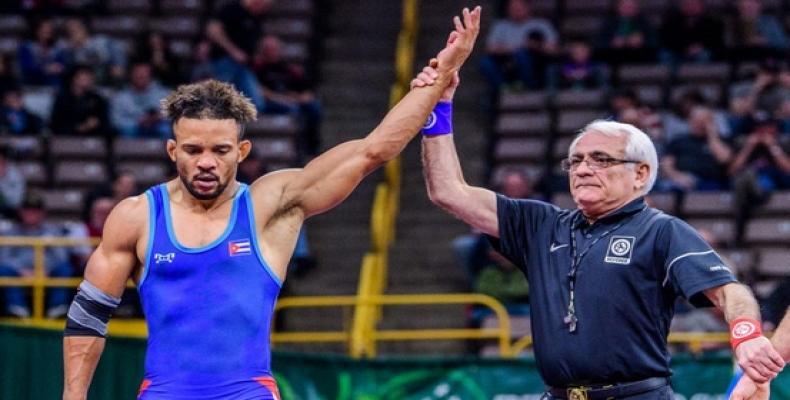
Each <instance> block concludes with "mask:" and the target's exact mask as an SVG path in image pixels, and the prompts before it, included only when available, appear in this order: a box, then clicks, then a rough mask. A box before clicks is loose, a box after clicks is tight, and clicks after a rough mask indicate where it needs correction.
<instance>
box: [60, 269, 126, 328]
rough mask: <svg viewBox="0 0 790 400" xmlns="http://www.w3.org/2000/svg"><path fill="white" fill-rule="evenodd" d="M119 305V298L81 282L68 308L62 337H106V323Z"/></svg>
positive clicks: (86, 282)
mask: <svg viewBox="0 0 790 400" xmlns="http://www.w3.org/2000/svg"><path fill="white" fill-rule="evenodd" d="M120 303H121V299H120V298H118V297H113V296H110V295H109V294H107V293H104V292H103V291H102V290H101V289H99V288H97V287H96V286H93V285H91V284H90V282H88V281H82V283H80V287H79V291H78V292H77V295H76V296H74V301H72V302H71V307H69V313H68V315H67V316H66V329H65V330H64V331H63V336H99V337H105V336H107V323H108V322H109V321H110V316H111V315H112V313H113V311H115V309H116V308H118V304H120Z"/></svg>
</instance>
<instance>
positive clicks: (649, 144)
mask: <svg viewBox="0 0 790 400" xmlns="http://www.w3.org/2000/svg"><path fill="white" fill-rule="evenodd" d="M593 131H595V132H598V133H601V134H603V135H606V136H617V137H623V136H626V143H625V156H624V157H625V158H627V159H629V160H637V161H641V162H643V163H645V164H647V165H648V166H649V167H650V177H649V178H648V180H647V185H645V187H644V188H643V189H642V194H648V193H650V191H651V190H652V189H653V185H655V184H656V178H657V177H658V154H657V153H656V146H655V145H653V141H652V140H650V137H649V136H647V134H645V133H644V132H642V131H641V130H640V129H639V128H637V127H635V126H633V125H631V124H624V123H622V122H616V121H606V120H602V119H599V120H595V121H593V122H590V123H589V124H587V126H585V127H584V129H582V130H581V132H579V134H578V135H576V138H574V139H573V142H571V145H570V148H569V149H568V154H573V152H574V151H575V150H576V143H578V142H579V140H580V139H581V138H583V137H584V136H585V135H587V134H588V133H590V132H593ZM630 167H631V168H633V167H634V166H633V165H630Z"/></svg>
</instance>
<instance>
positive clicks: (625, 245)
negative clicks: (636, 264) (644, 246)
mask: <svg viewBox="0 0 790 400" xmlns="http://www.w3.org/2000/svg"><path fill="white" fill-rule="evenodd" d="M635 240H636V238H635V237H633V236H612V238H611V239H609V249H607V250H606V257H605V258H604V259H603V260H604V261H606V262H608V263H613V264H630V263H631V253H633V251H634V241H635Z"/></svg>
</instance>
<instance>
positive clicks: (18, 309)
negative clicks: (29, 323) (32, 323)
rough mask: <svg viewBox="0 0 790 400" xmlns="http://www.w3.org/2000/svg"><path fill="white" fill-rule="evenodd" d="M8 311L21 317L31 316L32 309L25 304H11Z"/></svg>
mask: <svg viewBox="0 0 790 400" xmlns="http://www.w3.org/2000/svg"><path fill="white" fill-rule="evenodd" d="M8 313H9V314H11V315H13V316H15V317H19V318H30V309H29V308H27V307H25V306H18V305H10V306H8Z"/></svg>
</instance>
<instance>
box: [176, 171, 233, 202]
mask: <svg viewBox="0 0 790 400" xmlns="http://www.w3.org/2000/svg"><path fill="white" fill-rule="evenodd" d="M178 177H179V178H180V179H181V183H183V184H184V187H186V188H187V191H188V192H189V194H191V195H192V197H194V198H196V199H198V200H214V199H216V198H217V197H219V196H220V195H221V194H222V192H224V191H225V188H226V187H228V183H227V182H226V183H222V181H221V180H220V179H219V177H218V176H216V175H214V174H210V173H202V174H198V175H196V176H195V177H194V178H193V179H192V180H190V179H188V178H187V177H185V176H184V175H180V174H179V176H178ZM205 177H211V178H212V179H214V180H216V182H217V187H216V188H215V189H214V190H213V191H212V192H209V193H201V192H199V191H198V190H197V189H196V188H195V185H194V181H196V180H198V178H205Z"/></svg>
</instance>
